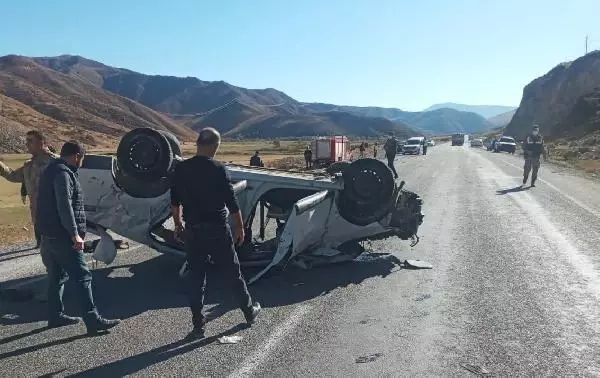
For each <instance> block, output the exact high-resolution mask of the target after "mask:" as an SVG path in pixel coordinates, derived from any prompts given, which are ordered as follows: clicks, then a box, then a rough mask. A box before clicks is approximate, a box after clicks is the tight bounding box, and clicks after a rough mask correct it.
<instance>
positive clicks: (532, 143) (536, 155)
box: [523, 124, 545, 187]
mask: <svg viewBox="0 0 600 378" xmlns="http://www.w3.org/2000/svg"><path fill="white" fill-rule="evenodd" d="M523 152H524V155H525V166H524V167H523V186H525V185H526V184H527V179H528V178H529V172H531V186H532V187H535V181H536V180H537V175H538V170H539V169H540V156H541V155H542V154H544V152H545V148H544V138H542V136H541V135H540V127H539V126H538V125H537V124H536V125H533V128H532V130H531V133H530V134H529V135H527V137H526V138H525V142H524V143H523Z"/></svg>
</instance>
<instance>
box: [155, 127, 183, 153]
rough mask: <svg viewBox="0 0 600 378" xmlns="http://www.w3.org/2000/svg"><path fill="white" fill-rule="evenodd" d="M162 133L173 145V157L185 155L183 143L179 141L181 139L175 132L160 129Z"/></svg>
mask: <svg viewBox="0 0 600 378" xmlns="http://www.w3.org/2000/svg"><path fill="white" fill-rule="evenodd" d="M160 133H161V134H162V135H164V136H165V138H167V140H168V141H169V144H170V145H171V151H172V152H173V157H175V156H180V157H183V154H182V153H181V143H179V139H177V137H176V136H175V134H173V133H171V132H169V131H164V130H160Z"/></svg>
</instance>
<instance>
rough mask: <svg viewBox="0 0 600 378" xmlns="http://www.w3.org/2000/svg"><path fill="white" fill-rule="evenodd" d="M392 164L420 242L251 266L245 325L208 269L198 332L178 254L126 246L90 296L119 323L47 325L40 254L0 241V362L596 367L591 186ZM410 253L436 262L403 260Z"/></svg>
mask: <svg viewBox="0 0 600 378" xmlns="http://www.w3.org/2000/svg"><path fill="white" fill-rule="evenodd" d="M396 163H397V167H398V172H399V173H400V175H401V178H402V179H404V180H405V181H406V186H407V188H409V189H411V190H414V191H416V192H418V193H419V194H420V195H421V196H422V197H423V198H424V200H425V205H424V213H425V214H426V217H425V221H424V224H423V226H422V227H421V229H420V235H421V243H420V244H418V245H417V246H416V247H414V248H412V249H411V248H410V246H409V244H408V242H405V241H401V240H392V239H388V240H386V241H379V242H376V243H373V245H372V247H371V248H372V251H373V252H372V253H371V254H366V255H364V256H361V258H359V259H358V260H357V261H354V262H351V263H347V264H341V265H336V266H327V267H322V268H318V269H313V270H300V269H294V268H291V269H290V270H288V271H286V272H285V273H283V274H282V275H279V276H275V277H270V278H267V279H263V280H261V281H259V282H257V283H256V284H255V285H253V286H251V292H252V293H253V295H254V296H255V298H256V299H258V300H260V301H261V302H262V304H263V307H264V311H263V313H262V317H261V318H260V320H259V322H258V323H257V324H255V325H254V326H253V327H252V328H249V329H246V328H244V327H242V326H241V325H240V324H241V322H242V320H243V317H242V314H241V313H240V312H239V311H237V310H231V309H232V308H233V307H234V304H233V303H231V301H230V300H229V299H228V298H229V295H228V294H227V293H226V292H222V291H220V290H219V289H218V286H219V285H218V283H215V284H213V285H211V281H210V279H211V276H209V289H208V291H209V292H208V298H207V302H208V303H209V304H210V306H209V307H210V310H211V317H212V318H213V320H212V321H211V322H210V323H209V328H208V338H207V339H206V340H204V341H198V342H195V343H186V342H183V341H182V338H183V337H184V336H185V335H186V333H187V332H188V331H189V329H190V319H189V312H188V309H187V307H186V305H187V304H186V298H185V296H184V295H183V294H182V290H181V289H182V288H181V287H180V283H179V281H178V278H177V274H176V273H177V270H178V269H179V267H180V264H181V261H179V260H177V259H174V258H170V257H167V256H159V255H158V254H157V253H155V252H153V251H150V250H148V249H147V248H145V247H142V246H132V248H131V249H130V250H129V251H124V252H120V254H119V257H118V260H117V261H116V264H114V265H113V266H111V267H108V268H106V267H102V268H99V269H97V270H95V271H94V279H95V293H96V301H97V304H98V307H99V309H100V310H101V312H102V313H103V314H105V315H106V316H115V317H120V318H122V319H124V321H123V323H122V324H121V325H119V326H118V327H117V328H115V329H114V330H113V332H112V333H110V334H108V335H105V336H99V337H92V338H90V337H85V336H83V334H84V331H85V328H84V326H83V325H80V326H71V327H66V328H60V329H53V330H46V329H44V326H45V322H44V314H45V306H44V303H43V295H39V293H41V292H42V291H43V288H44V282H43V269H42V265H41V262H40V259H39V256H38V255H37V254H36V253H35V251H20V252H19V250H20V249H23V246H19V247H20V248H16V247H15V248H13V249H11V250H9V249H3V250H2V251H0V280H1V282H0V288H3V289H6V288H9V287H17V286H18V287H19V289H20V290H21V291H27V290H32V291H33V293H34V294H35V297H34V298H33V299H31V300H25V301H21V302H19V301H18V299H19V298H12V299H6V298H5V299H3V300H0V306H1V307H0V315H2V319H1V320H0V322H1V324H2V326H1V328H0V339H1V340H0V375H1V376H9V377H17V376H40V375H44V374H56V375H58V376H67V375H73V374H75V375H77V374H82V375H90V376H103V377H106V376H122V375H128V374H138V375H144V376H149V375H155V376H251V375H256V376H468V375H474V374H477V372H479V373H480V374H481V373H489V374H490V375H495V376H514V375H518V376H522V375H525V376H532V375H533V376H572V375H579V376H600V357H599V356H600V247H598V246H599V245H600V195H598V193H600V183H599V182H597V181H593V180H589V179H586V178H584V177H582V176H581V175H578V174H575V173H573V172H570V171H569V170H567V169H563V168H558V167H554V166H550V165H543V166H542V168H541V170H540V181H539V182H538V185H537V187H536V188H530V189H529V188H525V190H520V189H518V188H516V187H517V186H518V185H519V184H520V182H521V166H522V160H521V158H519V157H518V156H511V155H507V154H494V153H491V152H486V151H484V150H480V149H471V148H469V147H467V146H465V147H451V146H449V145H448V144H445V145H440V146H436V147H434V148H430V149H429V151H428V154H427V155H426V156H399V157H398V158H397V161H396ZM411 258H412V259H421V260H426V261H428V262H430V263H432V264H433V269H431V270H408V269H403V267H402V265H401V261H404V260H405V259H411ZM212 278H214V281H213V282H218V280H219V278H218V274H215V275H214V276H212ZM32 280H33V281H32ZM19 285H20V286H19ZM68 293H69V288H67V295H66V297H67V307H68V308H73V306H72V303H71V302H72V301H71V302H70V301H69V299H70V296H69V295H68ZM25 299H27V298H25ZM221 299H224V302H220V301H221ZM233 333H235V334H237V335H240V336H242V337H243V339H242V341H241V342H239V343H238V344H226V345H222V344H219V343H218V342H217V341H216V338H217V337H218V336H221V335H224V334H233Z"/></svg>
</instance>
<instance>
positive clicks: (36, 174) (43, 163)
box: [0, 130, 58, 248]
mask: <svg viewBox="0 0 600 378" xmlns="http://www.w3.org/2000/svg"><path fill="white" fill-rule="evenodd" d="M25 143H26V146H27V152H29V153H30V154H31V159H29V160H27V161H26V162H25V164H23V166H22V167H20V168H17V169H15V170H13V169H11V168H9V167H7V166H6V165H5V164H4V163H2V162H1V161H0V175H1V176H2V177H4V178H5V179H7V180H8V181H10V182H20V183H21V184H22V186H21V195H22V196H23V195H25V196H27V195H29V211H30V214H31V223H32V224H33V225H34V227H33V230H34V233H35V240H36V246H35V247H36V248H39V247H40V235H39V232H38V230H37V228H36V227H35V221H36V214H37V208H36V206H37V195H38V184H39V180H40V175H41V173H42V171H43V170H44V169H45V168H46V167H47V166H48V164H49V163H50V162H51V161H53V160H54V159H56V158H57V157H58V156H57V155H56V154H54V153H52V152H51V151H50V150H49V149H48V147H47V145H46V138H45V137H44V135H43V134H42V133H41V132H39V131H37V130H31V131H28V132H27V134H26V135H25ZM25 196H23V197H25ZM23 203H25V202H23Z"/></svg>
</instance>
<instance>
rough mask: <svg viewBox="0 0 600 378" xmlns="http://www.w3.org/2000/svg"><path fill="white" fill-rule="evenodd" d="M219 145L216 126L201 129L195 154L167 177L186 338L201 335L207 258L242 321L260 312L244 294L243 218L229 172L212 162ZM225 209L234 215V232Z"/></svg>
mask: <svg viewBox="0 0 600 378" xmlns="http://www.w3.org/2000/svg"><path fill="white" fill-rule="evenodd" d="M220 143H221V136H220V134H219V132H218V131H217V130H215V129H213V128H210V127H209V128H205V129H202V130H201V131H200V133H199V134H198V140H197V141H196V147H197V152H196V156H194V157H193V158H190V159H187V160H185V161H183V162H181V163H179V164H178V165H177V167H176V168H175V171H174V172H173V176H172V181H171V210H172V215H173V220H174V222H175V237H176V239H177V240H181V239H182V238H183V239H184V242H185V253H186V257H187V263H188V267H189V272H188V274H187V277H186V280H188V295H189V300H190V309H191V312H192V324H193V329H192V331H191V332H190V333H189V335H188V337H187V338H188V339H197V338H202V337H204V332H205V325H206V317H205V315H204V314H203V308H204V291H205V289H206V271H207V268H208V259H209V257H210V258H211V259H212V260H213V261H214V262H215V263H217V265H219V266H220V268H221V275H223V276H225V277H226V278H227V279H229V283H230V284H231V286H232V287H233V289H234V290H233V292H234V295H235V298H236V301H237V305H238V306H239V308H240V309H241V310H242V312H243V314H244V317H245V318H246V322H247V323H248V324H251V323H253V322H254V321H255V320H256V317H257V316H258V313H259V311H260V304H259V303H258V302H256V303H253V302H252V297H251V296H250V294H249V293H248V288H247V287H246V281H245V280H244V277H243V275H242V273H241V271H240V263H239V259H238V256H237V252H236V250H235V244H238V245H241V244H242V243H243V242H244V239H245V235H244V221H243V218H242V212H241V210H240V207H239V204H238V200H237V197H236V195H235V192H234V191H233V186H232V184H231V181H230V177H229V172H228V171H227V168H226V167H225V166H224V165H223V164H222V163H220V162H218V161H216V160H214V157H215V154H216V153H217V150H218V149H219V145H220ZM207 182H209V183H210V185H207V184H206V183H207ZM227 210H229V212H230V213H231V216H232V217H233V219H234V224H235V229H234V232H233V235H232V232H231V228H230V226H229V222H228V220H227ZM184 220H185V227H184V225H183V222H184Z"/></svg>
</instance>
